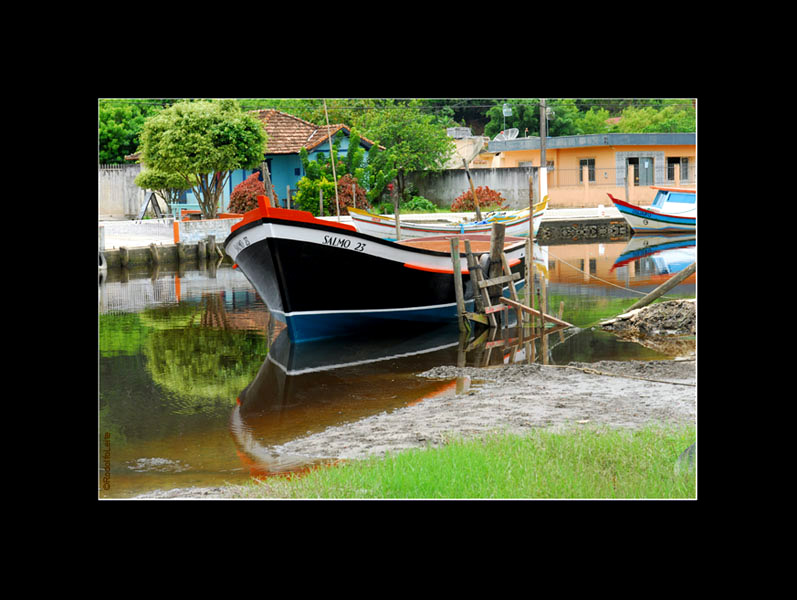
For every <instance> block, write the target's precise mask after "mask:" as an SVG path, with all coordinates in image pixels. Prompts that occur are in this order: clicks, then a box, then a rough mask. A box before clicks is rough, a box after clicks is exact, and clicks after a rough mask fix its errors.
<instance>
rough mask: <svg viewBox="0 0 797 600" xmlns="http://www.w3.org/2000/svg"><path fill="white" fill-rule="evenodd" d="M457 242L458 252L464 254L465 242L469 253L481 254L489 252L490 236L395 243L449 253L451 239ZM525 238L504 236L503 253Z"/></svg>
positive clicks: (476, 235) (427, 239)
mask: <svg viewBox="0 0 797 600" xmlns="http://www.w3.org/2000/svg"><path fill="white" fill-rule="evenodd" d="M452 238H454V239H458V240H459V251H460V253H462V254H464V253H465V240H468V241H469V242H470V249H471V252H473V253H474V254H481V253H482V252H489V251H490V236H489V235H486V234H476V233H474V234H470V235H468V234H465V235H453V234H451V235H436V236H432V237H423V238H413V239H410V240H401V241H398V242H396V243H397V244H401V245H402V246H409V247H411V248H422V249H424V250H433V251H435V252H445V253H446V254H448V253H450V252H451V241H450V240H451V239H452ZM525 243H526V238H524V237H515V236H506V237H505V238H504V251H506V250H509V249H510V248H514V247H516V246H517V245H518V244H525Z"/></svg>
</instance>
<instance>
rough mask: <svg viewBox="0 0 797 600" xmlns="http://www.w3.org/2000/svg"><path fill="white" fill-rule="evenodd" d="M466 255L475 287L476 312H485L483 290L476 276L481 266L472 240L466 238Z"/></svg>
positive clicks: (472, 285) (471, 282)
mask: <svg viewBox="0 0 797 600" xmlns="http://www.w3.org/2000/svg"><path fill="white" fill-rule="evenodd" d="M465 257H466V258H467V260H468V271H469V272H470V284H471V287H472V288H473V304H474V308H475V309H476V312H479V313H483V312H484V301H483V300H482V295H481V291H480V289H479V280H478V277H477V276H476V269H478V268H479V266H478V264H477V263H476V257H475V256H473V253H472V252H471V250H470V240H465Z"/></svg>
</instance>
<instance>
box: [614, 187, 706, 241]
mask: <svg viewBox="0 0 797 600" xmlns="http://www.w3.org/2000/svg"><path fill="white" fill-rule="evenodd" d="M652 189H654V190H657V192H656V197H655V198H654V199H653V204H652V205H651V206H649V207H647V208H643V207H641V206H636V205H634V204H630V203H628V202H625V201H624V200H619V199H617V198H615V197H614V196H612V195H611V194H608V196H609V198H610V199H611V201H612V202H613V203H614V205H615V206H616V207H617V210H619V211H620V214H622V215H623V217H624V218H625V220H626V222H627V223H628V225H629V226H630V227H631V229H633V230H634V231H635V232H639V233H647V232H654V231H655V232H659V231H695V229H696V226H697V191H696V190H686V189H680V188H666V187H657V186H652Z"/></svg>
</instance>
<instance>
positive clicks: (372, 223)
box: [348, 196, 548, 239]
mask: <svg viewBox="0 0 797 600" xmlns="http://www.w3.org/2000/svg"><path fill="white" fill-rule="evenodd" d="M547 208H548V196H545V197H544V198H543V200H542V202H538V203H537V204H535V205H534V220H533V224H534V235H537V231H539V229H540V222H541V221H542V217H543V215H544V214H545V210H546V209H547ZM348 210H349V215H351V218H352V222H353V223H354V226H355V227H356V228H357V231H359V232H360V233H366V234H368V235H373V236H377V237H382V238H385V239H396V218H395V217H393V216H385V215H375V214H373V213H370V212H368V211H365V210H362V209H359V208H349V209H348ZM529 212H530V210H529V209H528V208H523V209H520V210H504V211H496V212H491V213H488V214H487V215H485V217H484V218H483V219H482V220H480V221H469V222H466V223H420V222H412V221H411V220H410V219H402V218H400V219H399V222H400V227H401V239H406V238H412V237H428V236H437V235H445V234H457V233H459V234H463V233H485V234H488V235H489V234H490V230H491V228H492V226H493V223H503V224H504V225H506V235H510V236H523V235H528V234H529Z"/></svg>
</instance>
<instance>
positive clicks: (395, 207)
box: [390, 187, 401, 240]
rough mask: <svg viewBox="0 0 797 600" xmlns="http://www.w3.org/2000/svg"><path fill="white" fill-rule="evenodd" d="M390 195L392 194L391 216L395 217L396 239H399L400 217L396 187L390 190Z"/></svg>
mask: <svg viewBox="0 0 797 600" xmlns="http://www.w3.org/2000/svg"><path fill="white" fill-rule="evenodd" d="M390 195H391V196H393V216H394V217H395V218H396V240H400V239H401V217H400V215H399V197H398V188H397V187H394V188H393V189H392V190H391V191H390Z"/></svg>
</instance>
